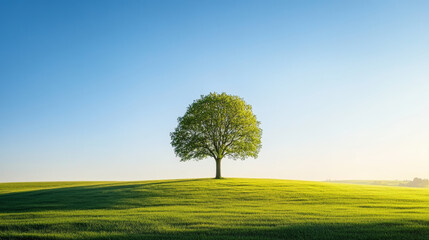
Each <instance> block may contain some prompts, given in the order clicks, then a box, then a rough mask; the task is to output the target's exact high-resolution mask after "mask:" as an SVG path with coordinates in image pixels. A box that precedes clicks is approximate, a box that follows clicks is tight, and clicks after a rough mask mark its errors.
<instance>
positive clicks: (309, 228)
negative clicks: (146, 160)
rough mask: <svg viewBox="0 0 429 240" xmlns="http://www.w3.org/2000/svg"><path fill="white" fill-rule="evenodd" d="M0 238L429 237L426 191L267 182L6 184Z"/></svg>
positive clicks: (0, 190)
mask: <svg viewBox="0 0 429 240" xmlns="http://www.w3.org/2000/svg"><path fill="white" fill-rule="evenodd" d="M0 239H429V189H418V188H404V187H386V186H364V185H352V184H338V183H322V182H307V181H290V180H269V179H221V180H214V179H190V180H163V181H142V182H53V183H3V184H0Z"/></svg>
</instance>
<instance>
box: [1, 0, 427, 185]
mask: <svg viewBox="0 0 429 240" xmlns="http://www.w3.org/2000/svg"><path fill="white" fill-rule="evenodd" d="M428 12H429V2H428V1H1V2H0V29H1V38H0V83H1V85H0V86H1V87H0V116H1V117H0V181H53V180H144V179H165V178H193V177H213V176H214V173H215V165H214V161H213V160H212V159H207V160H203V161H199V162H196V161H191V162H186V163H181V162H179V159H178V158H176V157H175V156H174V152H173V149H172V148H171V146H170V138H169V133H170V132H171V131H173V130H174V128H175V126H176V124H177V122H176V120H177V117H179V116H181V115H183V114H184V112H185V110H186V107H187V106H188V105H189V104H190V103H191V102H192V101H193V100H194V99H196V98H198V97H199V96H200V95H202V94H207V93H209V92H213V91H217V92H227V93H230V94H234V95H239V96H241V97H243V98H244V99H245V100H246V101H247V102H248V103H249V104H251V105H253V108H254V112H255V114H256V115H257V117H258V119H259V120H260V121H261V122H262V128H263V130H264V134H263V139H262V142H263V148H262V150H261V153H260V157H259V158H258V159H248V160H245V161H233V160H229V159H227V160H225V161H224V162H223V167H222V170H223V175H224V176H226V177H265V178H285V179H307V180H326V179H411V178H413V177H426V178H427V177H428V172H429V171H428V170H429V147H428V146H429V125H428V123H429V95H428V92H429V67H428V66H429V44H428V42H429V14H428Z"/></svg>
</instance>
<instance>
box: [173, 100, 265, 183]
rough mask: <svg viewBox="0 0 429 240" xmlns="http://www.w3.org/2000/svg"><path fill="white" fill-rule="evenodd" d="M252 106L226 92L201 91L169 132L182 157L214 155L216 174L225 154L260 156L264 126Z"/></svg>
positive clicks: (218, 172)
mask: <svg viewBox="0 0 429 240" xmlns="http://www.w3.org/2000/svg"><path fill="white" fill-rule="evenodd" d="M259 126H260V122H259V121H257V119H256V116H255V115H254V114H253V112H252V106H251V105H249V104H246V102H245V101H244V100H243V99H242V98H240V97H238V96H232V95H228V94H226V93H221V94H218V93H210V94H208V95H205V96H204V95H202V96H201V98H200V99H197V100H195V101H194V102H193V103H192V104H191V105H189V107H188V109H187V111H186V113H185V115H184V116H183V117H179V118H178V126H177V127H176V129H175V131H174V132H172V133H170V136H171V145H172V146H173V148H174V151H175V153H176V155H177V156H178V157H180V158H181V161H187V160H191V159H195V160H201V159H204V158H207V157H212V158H214V159H215V161H216V178H220V177H221V175H220V162H221V160H222V159H223V158H224V157H228V158H232V159H242V160H244V159H245V158H246V157H253V158H257V157H258V153H259V150H260V149H261V146H262V145H261V136H262V129H261V128H260V127H259Z"/></svg>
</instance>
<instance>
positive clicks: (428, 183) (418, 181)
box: [401, 178, 429, 187]
mask: <svg viewBox="0 0 429 240" xmlns="http://www.w3.org/2000/svg"><path fill="white" fill-rule="evenodd" d="M401 186H405V187H429V180H428V179H422V178H414V179H413V181H410V182H407V183H405V184H401Z"/></svg>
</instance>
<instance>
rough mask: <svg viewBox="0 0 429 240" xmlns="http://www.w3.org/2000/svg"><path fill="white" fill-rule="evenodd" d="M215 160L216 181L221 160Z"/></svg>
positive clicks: (218, 176) (218, 177)
mask: <svg viewBox="0 0 429 240" xmlns="http://www.w3.org/2000/svg"><path fill="white" fill-rule="evenodd" d="M215 160H216V177H215V178H216V179H220V178H221V176H220V160H221V159H215Z"/></svg>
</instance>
